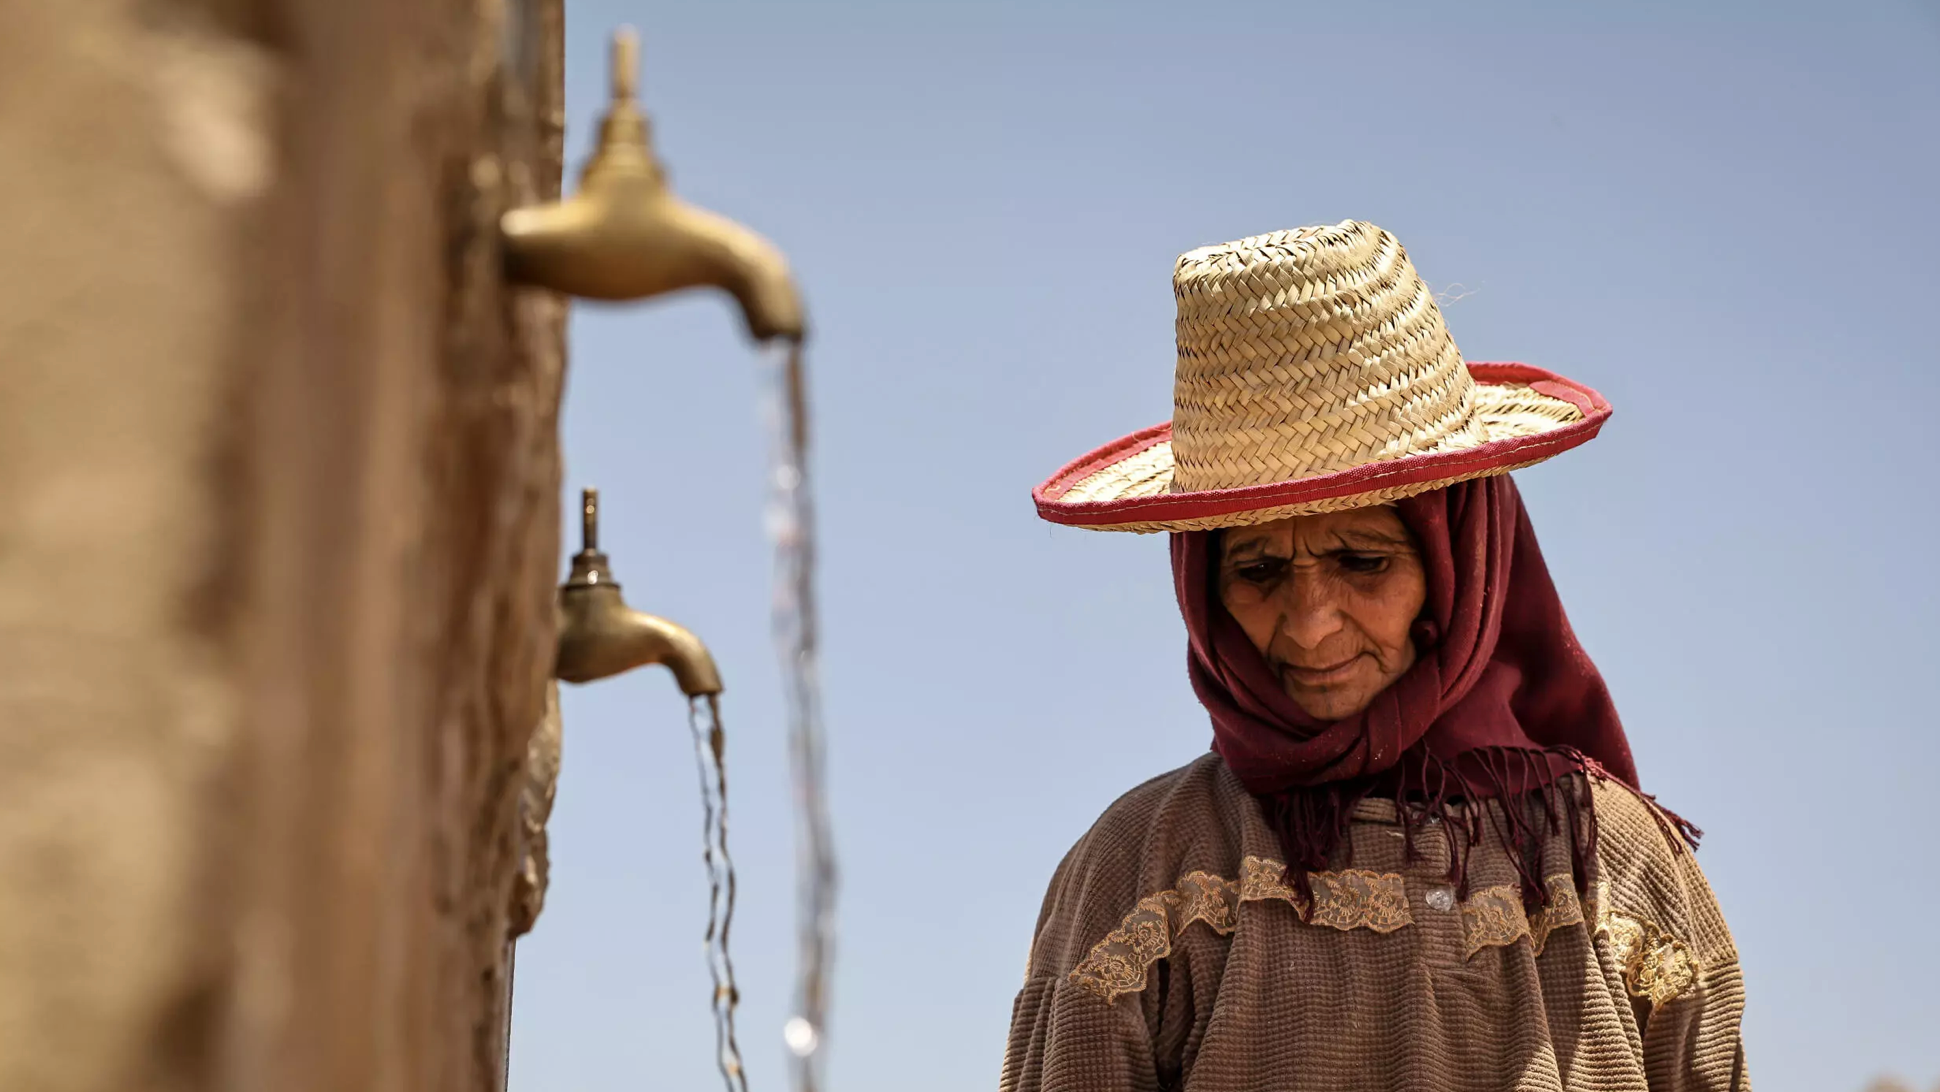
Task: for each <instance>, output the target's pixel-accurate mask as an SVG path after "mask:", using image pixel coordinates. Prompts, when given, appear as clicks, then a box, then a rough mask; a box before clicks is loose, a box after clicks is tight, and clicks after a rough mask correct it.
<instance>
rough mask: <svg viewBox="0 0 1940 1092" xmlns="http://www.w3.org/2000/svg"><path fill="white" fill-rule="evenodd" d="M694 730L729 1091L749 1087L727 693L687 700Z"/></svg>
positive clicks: (722, 1058)
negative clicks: (739, 1026)
mask: <svg viewBox="0 0 1940 1092" xmlns="http://www.w3.org/2000/svg"><path fill="white" fill-rule="evenodd" d="M687 724H688V727H689V728H691V729H692V730H693V733H694V765H695V767H696V768H697V769H698V770H699V771H700V782H701V860H702V862H703V863H705V864H706V866H707V973H708V974H709V976H711V977H712V978H713V980H714V995H713V1000H712V1006H713V1010H714V1054H715V1060H716V1062H717V1063H718V1064H719V1066H720V1069H721V1079H722V1081H724V1082H725V1083H726V1085H727V1092H747V1088H748V1077H747V1072H746V1071H745V1070H744V1069H743V1067H742V1065H741V1044H740V1042H739V1041H738V1040H737V1039H736V1038H735V1034H734V1009H735V1006H737V1005H739V1004H740V1003H741V991H740V987H739V986H737V985H736V984H735V981H734V957H733V956H732V955H730V954H729V949H728V936H729V933H730V932H731V931H732V930H733V928H734V895H735V890H734V888H735V880H734V858H733V857H731V856H729V854H728V841H727V828H728V808H727V800H728V796H727V764H726V761H725V759H726V755H727V732H726V730H725V728H724V727H723V726H722V724H721V698H720V695H718V694H708V695H705V696H702V697H697V698H694V699H692V700H691V701H690V702H689V703H688V706H687Z"/></svg>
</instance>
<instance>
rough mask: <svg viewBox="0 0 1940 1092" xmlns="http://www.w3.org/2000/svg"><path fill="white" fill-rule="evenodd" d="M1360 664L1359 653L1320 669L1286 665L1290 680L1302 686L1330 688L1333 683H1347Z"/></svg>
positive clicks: (1324, 665) (1300, 665)
mask: <svg viewBox="0 0 1940 1092" xmlns="http://www.w3.org/2000/svg"><path fill="white" fill-rule="evenodd" d="M1360 662H1361V654H1360V653H1358V652H1357V653H1355V654H1354V655H1352V656H1349V657H1348V658H1347V659H1345V660H1342V661H1340V662H1339V663H1334V664H1323V665H1321V666H1319V667H1307V666H1305V665H1303V664H1293V663H1290V664H1287V665H1286V669H1285V670H1286V674H1287V677H1288V678H1290V679H1292V680H1293V681H1294V682H1297V683H1299V684H1300V685H1302V686H1328V685H1331V684H1333V683H1338V682H1345V681H1346V680H1347V678H1348V677H1349V676H1351V675H1352V674H1354V669H1355V668H1356V667H1357V666H1359V664H1360Z"/></svg>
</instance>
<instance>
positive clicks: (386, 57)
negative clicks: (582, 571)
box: [0, 0, 563, 1092]
mask: <svg viewBox="0 0 1940 1092" xmlns="http://www.w3.org/2000/svg"><path fill="white" fill-rule="evenodd" d="M561 20H562V13H561V9H560V0H418V2H413V3H395V2H392V0H60V2H59V3H8V4H0V740H4V746H5V750H6V758H5V760H4V761H0V801H4V803H3V804H0V809H4V816H5V821H4V822H0V923H3V924H0V1088H5V1089H8V1090H9V1092H41V1090H47V1092H95V1090H99V1092H110V1090H112V1092H131V1090H144V1089H154V1090H177V1089H184V1090H185V1089H210V1090H217V1089H221V1090H232V1089H233V1090H237V1092H241V1090H252V1092H253V1090H260V1089H275V1090H277V1092H312V1090H326V1089H327V1090H346V1092H347V1090H353V1089H354V1090H358V1092H483V1090H485V1089H496V1088H497V1087H498V1086H499V1081H500V1077H501V1075H500V1073H499V1066H500V1059H501V1052H502V1049H503V1043H502V1041H501V1039H500V1031H501V1025H502V1022H503V1012H502V1011H501V1008H500V1005H501V996H502V992H503V974H504V968H503V965H502V961H503V953H504V950H505V949H504V945H505V940H506V935H507V931H508V920H509V919H508V915H509V914H511V913H512V912H513V908H514V904H515V903H521V905H524V904H526V903H529V902H530V893H526V894H524V895H516V893H515V882H516V877H517V874H518V873H519V871H520V863H521V862H520V858H521V854H522V852H523V848H524V847H523V834H522V828H521V824H520V821H519V815H518V809H519V798H520V795H521V790H522V789H524V788H525V785H524V767H525V762H526V756H527V752H528V742H529V740H530V737H531V735H532V732H533V729H534V726H535V725H537V724H539V723H540V721H541V718H542V716H543V715H544V713H545V709H546V704H545V703H546V695H547V685H548V684H547V676H548V674H549V668H550V661H551V649H552V640H553V625H554V622H553V616H552V587H553V584H554V582H555V580H556V578H557V565H558V545H557V543H558V518H559V517H558V485H559V480H558V479H559V455H558V446H557V439H556V418H557V413H558V405H559V392H560V383H561V373H562V367H563V363H562V317H563V308H562V306H561V305H560V303H559V302H558V301H557V300H555V299H553V298H550V297H548V296H546V295H544V294H541V293H533V292H525V291H514V290H510V289H508V288H507V286H505V285H504V284H503V283H502V281H501V278H500V276H499V272H498V269H499V266H498V255H497V252H496V249H495V245H494V236H493V225H494V224H495V222H496V219H497V217H498V215H499V213H500V212H501V211H502V210H504V209H505V208H507V207H510V206H511V205H513V204H516V203H523V202H525V201H528V200H531V199H534V198H536V197H542V196H550V195H552V194H554V193H556V191H557V185H558V179H559V166H560V137H561V105H562V104H561V96H562V93H563V92H562V82H561V72H560V64H561ZM515 896H516V897H515ZM521 900H523V901H521ZM522 912H529V911H522Z"/></svg>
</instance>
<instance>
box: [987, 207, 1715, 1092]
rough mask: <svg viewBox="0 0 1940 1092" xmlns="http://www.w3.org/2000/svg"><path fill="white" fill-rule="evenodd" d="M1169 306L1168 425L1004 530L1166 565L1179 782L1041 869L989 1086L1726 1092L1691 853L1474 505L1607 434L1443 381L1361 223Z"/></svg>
mask: <svg viewBox="0 0 1940 1092" xmlns="http://www.w3.org/2000/svg"><path fill="white" fill-rule="evenodd" d="M1173 276H1174V288H1175V294H1176V296H1177V299H1178V306H1179V318H1178V371H1177V376H1176V383H1175V388H1174V391H1175V394H1174V409H1173V418H1172V421H1171V423H1170V424H1169V425H1161V426H1159V427H1157V428H1153V429H1148V430H1146V431H1144V432H1140V433H1135V434H1133V435H1131V436H1129V437H1127V438H1125V439H1123V440H1120V441H1119V442H1117V443H1114V444H1111V445H1109V446H1107V447H1104V448H1101V449H1099V450H1098V451H1096V452H1093V453H1092V454H1091V455H1088V456H1086V457H1085V458H1083V459H1080V460H1079V461H1077V462H1075V463H1073V464H1071V465H1070V466H1068V467H1066V468H1065V469H1064V470H1063V471H1061V472H1059V474H1058V475H1057V476H1056V477H1054V478H1052V479H1051V480H1050V481H1048V482H1046V483H1045V484H1044V485H1042V486H1040V487H1039V488H1038V490H1037V492H1036V499H1037V504H1038V510H1039V512H1040V513H1041V514H1042V515H1043V516H1044V517H1045V518H1047V519H1050V520H1053V521H1055V522H1058V523H1065V524H1071V525H1075V526H1081V527H1090V528H1094V529H1100V530H1120V531H1147V532H1149V531H1168V532H1171V543H1172V575H1173V581H1174V584H1175V585H1176V588H1177V592H1178V598H1179V607H1180V610H1181V612H1182V613H1183V614H1184V616H1185V622H1186V631H1187V634H1188V636H1189V649H1188V655H1187V666H1188V669H1189V672H1190V675H1191V679H1192V686H1193V690H1194V692H1195V693H1197V695H1198V696H1199V700H1200V701H1201V702H1202V703H1203V704H1204V705H1205V707H1206V710H1207V712H1208V713H1209V714H1210V715H1211V720H1212V734H1213V742H1212V752H1211V753H1210V754H1207V755H1206V756H1204V757H1202V758H1200V759H1199V760H1197V761H1195V762H1193V763H1191V764H1189V765H1187V766H1185V767H1184V768H1182V769H1179V770H1175V771H1173V772H1171V773H1168V774H1164V775H1162V776H1160V777H1158V778H1155V779H1154V780H1152V781H1149V782H1146V783H1145V784H1144V785H1141V786H1139V787H1138V788H1136V789H1133V790H1132V791H1131V792H1129V793H1127V794H1126V795H1125V796H1124V797H1123V798H1121V799H1120V800H1118V802H1116V803H1115V804H1113V805H1112V806H1111V807H1110V808H1108V809H1107V810H1106V811H1105V814H1104V815H1103V816H1102V817H1100V818H1099V820H1098V822H1097V824H1096V825H1095V826H1093V827H1092V829H1091V831H1090V832H1089V833H1087V834H1086V835H1085V836H1084V838H1083V839H1081V840H1080V841H1079V842H1078V844H1077V846H1076V847H1074V848H1073V849H1072V850H1071V852H1070V853H1069V855H1067V856H1066V857H1065V859H1064V862H1063V863H1062V864H1061V865H1060V866H1059V867H1058V870H1057V873H1056V875H1054V876H1053V877H1052V879H1051V885H1050V891H1049V893H1048V894H1047V895H1046V896H1045V901H1044V909H1043V912H1042V915H1041V917H1040V919H1039V921H1038V927H1037V932H1036V935H1035V939H1034V942H1033V944H1032V949H1031V954H1030V960H1029V972H1028V977H1027V979H1026V981H1025V983H1024V988H1023V990H1022V991H1021V992H1020V993H1019V994H1018V997H1017V1002H1016V1006H1015V1011H1014V1014H1013V1018H1012V1025H1011V1033H1010V1043H1009V1049H1008V1052H1007V1054H1006V1058H1005V1062H1004V1074H1003V1087H1004V1088H1005V1089H1008V1090H1016V1092H1035V1090H1038V1089H1044V1090H1055V1092H1081V1090H1089V1089H1099V1090H1103V1089H1114V1090H1119V1089H1159V1088H1181V1089H1202V1090H1206V1092H1249V1090H1257V1092H1268V1090H1272V1092H1291V1090H1304V1089H1311V1090H1314V1092H1322V1090H1325V1092H1347V1090H1359V1089H1365V1090H1369V1092H1372V1090H1377V1089H1378V1090H1383V1092H1387V1090H1397V1089H1421V1090H1436V1092H1441V1090H1450V1089H1474V1090H1477V1092H1482V1090H1488V1092H1501V1090H1508V1089H1517V1090H1529V1092H1535V1090H1539V1089H1540V1090H1546V1092H1561V1090H1568V1089H1597V1090H1600V1092H1628V1090H1634V1092H1646V1090H1649V1092H1668V1090H1672V1089H1732V1090H1736V1089H1744V1088H1748V1087H1749V1083H1748V1080H1747V1077H1746V1074H1745V1062H1744V1050H1743V1047H1742V1044H1741V1041H1740V1038H1739V1016H1740V1013H1741V1011H1742V1009H1743V1005H1744V992H1743V987H1742V982H1741V979H1740V975H1739V970H1738V959H1737V953H1736V951H1735V949H1734V948H1733V946H1732V940H1731V934H1730V933H1729V931H1727V929H1726V928H1725V923H1724V919H1723V918H1722V917H1721V916H1720V914H1719V911H1718V907H1717V903H1716V902H1715V900H1714V899H1713V897H1712V895H1711V891H1710V889H1709V888H1708V887H1707V886H1706V884H1705V881H1704V877H1703V875H1702V874H1701V873H1700V872H1699V871H1698V867H1697V864H1696V863H1695V862H1694V861H1693V860H1692V858H1691V852H1690V850H1691V848H1692V844H1694V841H1695V836H1696V831H1695V830H1693V829H1691V828H1690V827H1688V826H1687V825H1685V824H1684V823H1683V822H1682V821H1681V820H1679V819H1678V818H1677V817H1676V816H1674V815H1672V814H1671V813H1670V812H1668V811H1666V810H1664V809H1663V808H1661V807H1659V806H1657V805H1656V804H1655V803H1654V802H1653V801H1652V799H1651V798H1650V797H1648V796H1645V795H1643V794H1642V793H1641V792H1640V791H1639V789H1638V782H1637V773H1636V770H1635V768H1634V765H1633V764H1632V762H1631V757H1630V748H1629V746H1628V744H1627V743H1626V742H1625V739H1624V734H1623V727H1622V725H1621V723H1620V722H1619V721H1618V718H1617V711H1616V708H1615V707H1614V706H1613V705H1612V703H1611V700H1610V695H1609V692H1608V690H1607V689H1606V688H1605V686H1604V683H1603V679H1602V678H1601V677H1600V676H1599V675H1598V673H1597V669H1596V665H1595V664H1593V663H1591V662H1590V658H1589V656H1588V655H1587V654H1585V652H1584V651H1583V648H1582V646H1581V645H1579V644H1578V643H1577V640H1576V637H1575V636H1574V634H1572V633H1571V631H1570V626H1569V622H1568V620H1567V619H1566V618H1565V617H1564V613H1563V607H1562V604H1561V603H1560V602H1559V601H1558V599H1557V596H1556V590H1555V588H1554V587H1553V586H1552V585H1551V583H1550V578H1549V571H1548V569H1547V567H1546V566H1545V565H1544V563H1543V556H1542V551H1541V549H1540V548H1539V547H1538V546H1537V545H1536V536H1535V532H1534V530H1533V529H1532V528H1531V526H1530V522H1529V517H1528V515H1527V514H1526V513H1525V512H1524V510H1523V507H1522V502H1521V500H1520V498H1519V497H1518V495H1517V492H1516V488H1515V485H1514V483H1513V482H1512V481H1511V480H1510V479H1509V477H1508V472H1509V471H1510V470H1513V469H1516V468H1519V467H1524V466H1528V465H1530V464H1532V463H1535V462H1539V461H1541V460H1543V459H1547V458H1549V457H1550V456H1552V455H1555V454H1557V453H1559V452H1562V451H1564V450H1566V449H1568V448H1571V447H1574V446H1575V445H1577V444H1580V443H1583V442H1584V441H1586V440H1588V439H1590V438H1591V437H1592V436H1594V435H1595V434H1596V432H1597V430H1598V429H1599V428H1601V427H1602V425H1603V422H1604V420H1605V419H1606V418H1607V417H1608V416H1609V413H1610V407H1609V405H1608V404H1607V403H1605V402H1604V400H1603V399H1602V398H1601V397H1600V396H1598V395H1597V393H1596V392H1595V391H1592V390H1590V389H1589V388H1587V387H1584V386H1581V385H1579V384H1576V383H1573V382H1571V381H1569V380H1567V379H1564V378H1562V377H1560V376H1557V375H1553V374H1550V373H1548V372H1545V371H1542V370H1540V369H1537V368H1532V367H1528V366H1525V365H1520V364H1466V363H1464V361H1463V359H1462V357H1461V354H1460V353H1459V352H1458V351H1457V350H1456V348H1455V345H1454V343H1453V341H1452V340H1451V339H1450V338H1449V335H1448V331H1447V330H1446V328H1445V327H1444V326H1443V324H1442V317H1441V314H1440V311H1439V309H1438V308H1437V307H1436V305H1435V301H1434V298H1433V297H1432V295H1431V294H1430V293H1429V291H1428V289H1427V288H1426V286H1425V285H1424V284H1423V283H1422V281H1421V279H1420V278H1419V276H1417V274H1416V273H1415V271H1414V268H1413V266H1412V265H1411V264H1410V263H1409V261H1408V257H1407V255H1406V253H1405V252H1404V251H1403V250H1402V248H1401V245H1400V244H1399V243H1398V242H1396V240H1395V239H1394V237H1393V236H1391V235H1389V234H1388V233H1387V232H1385V231H1382V230H1381V229H1379V228H1377V227H1374V226H1373V225H1370V224H1365V223H1358V222H1348V223H1343V224H1339V225H1336V226H1332V227H1317V228H1302V229H1299V230H1296V231H1286V232H1279V233H1276V234H1272V235H1264V236H1258V237H1255V238H1250V239H1242V240H1240V241H1239V242H1236V243H1229V244H1227V245H1224V246H1216V247H1207V248H1203V249H1201V250H1196V251H1193V252H1191V253H1189V254H1186V255H1184V256H1183V257H1182V258H1180V260H1179V263H1178V266H1177V269H1176V271H1175V272H1174V275H1173Z"/></svg>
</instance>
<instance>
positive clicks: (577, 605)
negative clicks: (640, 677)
mask: <svg viewBox="0 0 1940 1092" xmlns="http://www.w3.org/2000/svg"><path fill="white" fill-rule="evenodd" d="M580 512H581V523H580V529H581V535H582V536H583V537H582V542H581V546H582V549H581V550H580V551H579V553H578V554H576V555H574V557H573V571H572V575H571V576H569V577H567V578H566V583H565V584H564V585H563V586H561V587H560V589H559V653H558V659H557V660H556V661H555V663H554V670H553V674H555V675H557V676H558V677H559V678H561V679H563V680H565V681H566V682H572V683H584V682H592V681H593V680H595V679H604V678H607V677H609V676H612V675H618V674H620V673H621V672H623V671H630V670H632V669H633V668H636V667H643V666H645V665H647V664H665V665H666V666H667V668H668V669H669V670H671V671H672V672H673V673H674V682H675V683H676V684H678V685H679V686H680V692H681V693H683V694H685V695H687V696H688V697H690V698H693V697H699V696H701V695H704V694H719V693H720V692H721V673H720V672H719V671H718V670H717V669H716V668H715V666H714V657H713V656H712V655H711V654H710V653H709V652H708V651H707V646H706V645H704V644H702V643H701V639H700V638H698V637H696V636H694V635H693V634H692V633H689V632H688V631H687V630H686V629H685V628H683V627H681V626H678V625H675V624H674V623H672V622H669V621H667V620H666V619H665V618H658V617H655V616H654V615H651V614H644V613H642V612H640V611H637V610H634V609H632V608H631V607H629V606H627V605H626V600H624V599H622V598H621V597H620V585H619V584H618V583H616V582H615V581H614V580H613V572H612V569H611V568H610V567H609V566H608V563H607V559H606V555H605V554H604V553H601V552H600V548H599V491H598V490H596V489H588V490H585V491H583V492H582V493H581V494H580Z"/></svg>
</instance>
